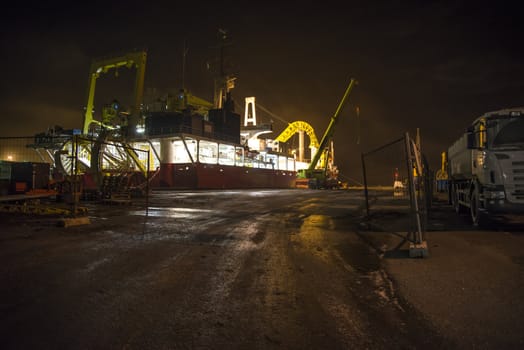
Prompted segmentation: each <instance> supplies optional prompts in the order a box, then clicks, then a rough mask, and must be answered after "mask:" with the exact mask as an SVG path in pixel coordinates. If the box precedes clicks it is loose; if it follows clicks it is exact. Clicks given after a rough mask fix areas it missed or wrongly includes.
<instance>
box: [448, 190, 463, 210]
mask: <svg viewBox="0 0 524 350" xmlns="http://www.w3.org/2000/svg"><path fill="white" fill-rule="evenodd" d="M451 201H452V203H453V209H455V213H457V214H462V213H464V207H463V206H462V205H460V203H459V198H458V192H457V188H456V185H455V184H452V185H451Z"/></svg>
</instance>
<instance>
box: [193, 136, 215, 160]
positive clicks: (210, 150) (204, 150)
mask: <svg viewBox="0 0 524 350" xmlns="http://www.w3.org/2000/svg"><path fill="white" fill-rule="evenodd" d="M198 161H199V162H200V163H207V164H217V163H218V143H216V142H211V141H205V140H200V142H199V143H198Z"/></svg>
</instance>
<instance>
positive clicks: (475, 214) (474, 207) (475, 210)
mask: <svg viewBox="0 0 524 350" xmlns="http://www.w3.org/2000/svg"><path fill="white" fill-rule="evenodd" d="M479 207H480V199H479V191H478V189H477V188H476V187H475V189H474V190H473V193H472V194H471V206H470V213H471V221H472V223H473V226H476V227H480V226H484V224H485V223H486V217H485V215H484V213H482V211H481V210H479Z"/></svg>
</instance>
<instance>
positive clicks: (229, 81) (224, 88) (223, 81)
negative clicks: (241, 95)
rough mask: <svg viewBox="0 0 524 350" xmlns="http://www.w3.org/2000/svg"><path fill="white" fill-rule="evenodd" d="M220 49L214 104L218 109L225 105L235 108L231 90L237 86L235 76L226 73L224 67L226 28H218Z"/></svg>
mask: <svg viewBox="0 0 524 350" xmlns="http://www.w3.org/2000/svg"><path fill="white" fill-rule="evenodd" d="M217 36H218V49H219V67H218V77H216V78H215V96H214V100H213V102H214V106H215V108H217V109H221V108H224V107H227V108H231V109H232V108H233V104H232V103H229V102H230V98H231V96H230V93H229V92H230V90H231V89H233V88H234V87H235V79H236V78H235V77H232V76H229V75H226V72H225V69H224V47H225V46H226V41H227V39H228V35H227V31H226V30H224V29H219V30H218V34H217Z"/></svg>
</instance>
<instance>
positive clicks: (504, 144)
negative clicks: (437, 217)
mask: <svg viewBox="0 0 524 350" xmlns="http://www.w3.org/2000/svg"><path fill="white" fill-rule="evenodd" d="M447 163H448V170H447V171H448V177H449V180H448V184H449V186H448V193H449V202H450V204H452V205H453V207H454V209H455V211H456V212H457V213H462V212H466V211H467V209H469V214H470V216H471V221H472V223H473V225H474V226H481V225H483V224H485V223H487V222H489V221H490V219H491V218H492V217H494V216H506V215H510V216H511V215H514V214H517V215H523V214H524V107H521V108H508V109H502V110H498V111H493V112H488V113H485V114H483V115H482V116H480V117H478V118H477V119H475V121H474V122H473V123H472V124H471V125H470V126H469V127H468V128H467V129H466V132H465V133H464V134H463V135H462V136H461V137H460V138H459V139H458V140H457V141H456V142H455V143H453V145H451V147H449V149H448V150H447Z"/></svg>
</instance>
